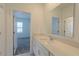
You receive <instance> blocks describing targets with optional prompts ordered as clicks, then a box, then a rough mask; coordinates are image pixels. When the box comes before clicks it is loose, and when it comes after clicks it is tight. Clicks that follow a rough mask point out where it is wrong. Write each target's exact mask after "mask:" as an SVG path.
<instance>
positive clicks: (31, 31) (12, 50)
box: [12, 10, 32, 55]
mask: <svg viewBox="0 0 79 59" xmlns="http://www.w3.org/2000/svg"><path fill="white" fill-rule="evenodd" d="M15 11H20V10H13V11H12V20H13V37H12V39H13V41H12V42H13V43H12V45H13V50H12V53H13V55H14V22H15V20H14V15H13V14H14V12H15ZM20 12H23V13H28V14H30V54H31V48H32V47H31V46H32V20H31V13H30V12H26V11H20Z"/></svg>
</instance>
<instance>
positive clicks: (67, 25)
mask: <svg viewBox="0 0 79 59" xmlns="http://www.w3.org/2000/svg"><path fill="white" fill-rule="evenodd" d="M74 9H75V8H74V4H73V3H66V4H60V5H59V6H57V7H56V8H54V9H53V10H52V11H51V13H52V17H51V32H52V34H55V35H60V36H65V37H73V36H74Z"/></svg>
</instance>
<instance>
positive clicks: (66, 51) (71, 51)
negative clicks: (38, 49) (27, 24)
mask: <svg viewBox="0 0 79 59" xmlns="http://www.w3.org/2000/svg"><path fill="white" fill-rule="evenodd" d="M34 38H35V39H36V40H37V41H38V42H40V44H42V45H43V46H44V47H45V48H47V49H48V50H49V51H50V52H51V53H53V54H54V55H57V56H78V55H79V48H76V47H74V46H71V45H69V44H66V43H63V42H61V41H59V40H57V39H53V40H50V39H49V37H47V36H43V35H35V36H34Z"/></svg>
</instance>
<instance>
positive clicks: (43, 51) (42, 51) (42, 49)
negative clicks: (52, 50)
mask: <svg viewBox="0 0 79 59" xmlns="http://www.w3.org/2000/svg"><path fill="white" fill-rule="evenodd" d="M38 55H39V56H49V51H48V50H47V49H46V48H45V47H44V46H42V45H41V44H40V43H39V44H38Z"/></svg>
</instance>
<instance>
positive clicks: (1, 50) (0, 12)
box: [0, 7, 5, 55]
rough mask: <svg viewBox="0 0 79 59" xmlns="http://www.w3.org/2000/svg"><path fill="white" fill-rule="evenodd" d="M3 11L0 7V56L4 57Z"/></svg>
mask: <svg viewBox="0 0 79 59" xmlns="http://www.w3.org/2000/svg"><path fill="white" fill-rule="evenodd" d="M4 26H5V23H4V9H3V8H1V7H0V55H5V27H4Z"/></svg>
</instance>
